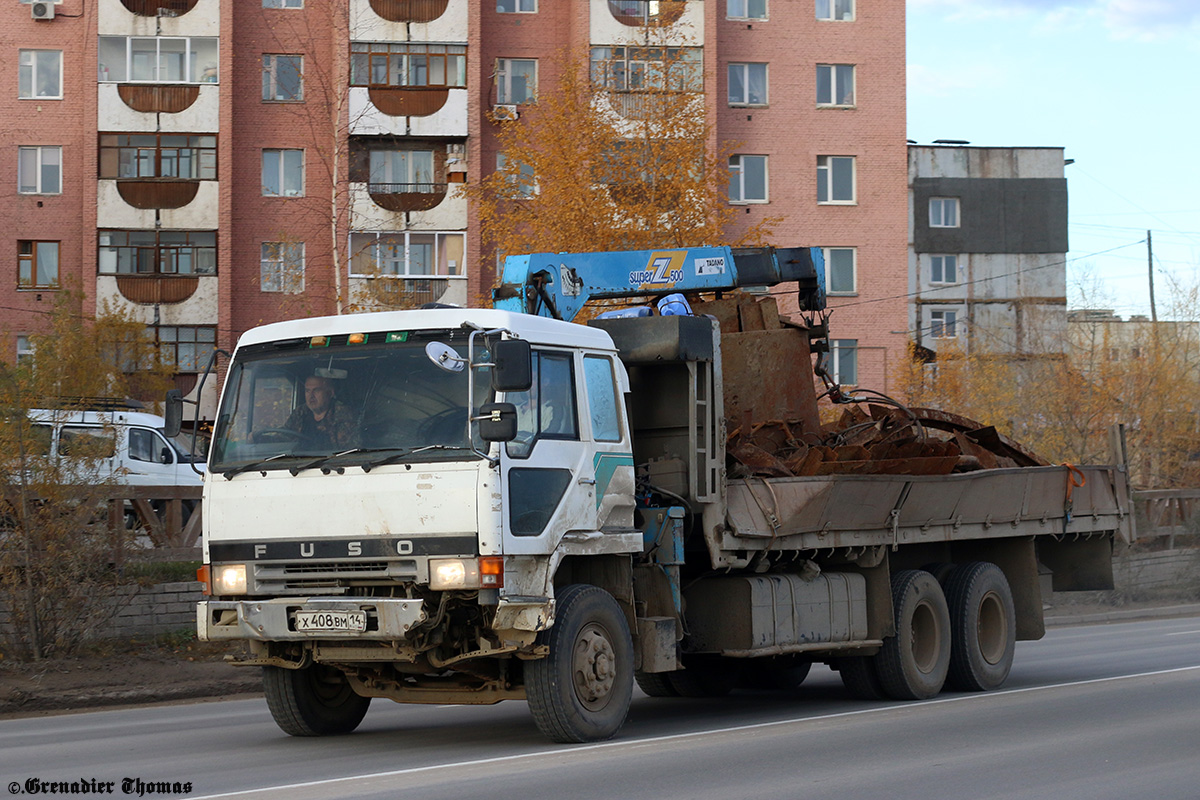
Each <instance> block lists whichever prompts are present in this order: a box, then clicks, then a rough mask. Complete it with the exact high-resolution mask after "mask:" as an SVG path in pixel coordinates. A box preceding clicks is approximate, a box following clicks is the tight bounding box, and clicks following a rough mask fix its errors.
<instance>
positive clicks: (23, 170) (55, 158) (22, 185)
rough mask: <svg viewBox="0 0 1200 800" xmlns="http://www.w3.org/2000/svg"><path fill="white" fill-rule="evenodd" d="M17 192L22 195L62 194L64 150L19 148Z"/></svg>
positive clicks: (57, 148) (58, 148)
mask: <svg viewBox="0 0 1200 800" xmlns="http://www.w3.org/2000/svg"><path fill="white" fill-rule="evenodd" d="M17 191H18V192H20V193H21V194H60V193H61V192H62V148H61V147H19V148H17Z"/></svg>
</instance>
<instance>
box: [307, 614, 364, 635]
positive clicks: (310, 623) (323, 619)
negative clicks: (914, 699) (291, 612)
mask: <svg viewBox="0 0 1200 800" xmlns="http://www.w3.org/2000/svg"><path fill="white" fill-rule="evenodd" d="M295 619H296V630H298V631H301V632H303V633H311V632H317V633H323V632H334V633H362V632H363V631H365V630H366V629H367V612H365V611H297V612H296V618H295Z"/></svg>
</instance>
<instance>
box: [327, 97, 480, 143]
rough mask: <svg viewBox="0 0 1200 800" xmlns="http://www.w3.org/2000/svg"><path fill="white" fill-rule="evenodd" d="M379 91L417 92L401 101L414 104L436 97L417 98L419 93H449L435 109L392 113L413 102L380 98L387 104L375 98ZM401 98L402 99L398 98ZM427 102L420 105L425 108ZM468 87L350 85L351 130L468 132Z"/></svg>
mask: <svg viewBox="0 0 1200 800" xmlns="http://www.w3.org/2000/svg"><path fill="white" fill-rule="evenodd" d="M377 92H386V93H388V94H389V95H395V96H397V97H398V96H401V95H412V96H414V97H413V99H412V100H411V101H409V100H404V101H402V102H405V103H408V102H412V103H413V104H416V103H418V102H419V103H422V104H430V103H433V102H435V100H436V98H433V97H429V98H416V97H415V96H416V95H434V94H439V93H441V92H445V93H446V96H445V99H444V100H443V101H441V105H440V106H439V107H438V108H437V109H436V110H434V111H433V112H432V113H428V114H425V115H417V114H412V113H401V114H398V115H397V114H392V113H389V111H388V109H390V110H391V111H401V112H403V111H406V110H408V109H409V108H418V107H417V106H416V105H413V106H398V105H392V104H389V100H392V99H394V98H392V97H389V98H388V100H383V101H381V102H382V103H383V104H384V106H386V108H385V107H381V106H380V105H379V104H377V103H376V102H375V100H376V98H377V95H376V94H375V93H377ZM397 102H401V101H397ZM425 108H427V106H425V107H421V108H418V110H425ZM467 132H468V131H467V90H466V89H440V90H439V89H433V90H431V89H404V88H399V87H398V88H394V89H380V88H371V89H368V88H367V87H365V86H351V87H350V134H351V135H352V136H363V135H365V136H379V135H390V136H461V137H466V136H467Z"/></svg>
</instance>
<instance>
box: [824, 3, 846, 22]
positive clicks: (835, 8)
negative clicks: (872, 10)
mask: <svg viewBox="0 0 1200 800" xmlns="http://www.w3.org/2000/svg"><path fill="white" fill-rule="evenodd" d="M817 19H828V20H834V21H836V22H849V21H851V20H853V19H854V0H817Z"/></svg>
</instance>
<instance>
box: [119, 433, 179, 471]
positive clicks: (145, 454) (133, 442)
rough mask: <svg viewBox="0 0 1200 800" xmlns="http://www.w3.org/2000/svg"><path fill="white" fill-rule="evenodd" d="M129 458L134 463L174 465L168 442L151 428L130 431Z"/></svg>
mask: <svg viewBox="0 0 1200 800" xmlns="http://www.w3.org/2000/svg"><path fill="white" fill-rule="evenodd" d="M129 458H130V459H132V460H133V461H148V462H150V463H151V464H172V463H174V460H173V459H172V458H171V448H170V447H168V446H167V440H166V439H164V438H162V437H161V436H159V435H158V434H157V433H155V432H154V431H152V430H150V429H149V428H130V429H129Z"/></svg>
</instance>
